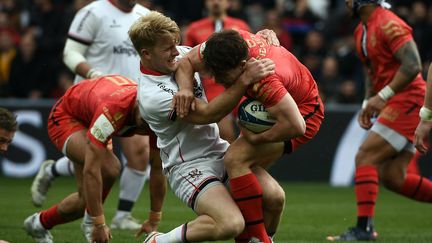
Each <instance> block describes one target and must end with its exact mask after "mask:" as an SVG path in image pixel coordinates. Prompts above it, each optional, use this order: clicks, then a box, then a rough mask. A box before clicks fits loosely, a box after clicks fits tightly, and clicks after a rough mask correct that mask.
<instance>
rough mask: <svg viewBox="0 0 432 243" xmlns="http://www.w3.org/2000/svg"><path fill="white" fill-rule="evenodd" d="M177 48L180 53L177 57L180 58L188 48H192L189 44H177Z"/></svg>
mask: <svg viewBox="0 0 432 243" xmlns="http://www.w3.org/2000/svg"><path fill="white" fill-rule="evenodd" d="M177 50H178V52H179V53H180V54H179V58H181V57H183V56H184V55H186V54H187V53H188V52H189V51H190V50H192V47H190V46H177Z"/></svg>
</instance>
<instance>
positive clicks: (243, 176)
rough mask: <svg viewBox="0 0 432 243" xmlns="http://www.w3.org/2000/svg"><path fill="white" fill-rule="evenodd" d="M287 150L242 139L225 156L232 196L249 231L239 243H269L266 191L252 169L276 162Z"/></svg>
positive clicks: (277, 144)
mask: <svg viewBox="0 0 432 243" xmlns="http://www.w3.org/2000/svg"><path fill="white" fill-rule="evenodd" d="M283 149H284V144H283V143H267V144H260V145H251V144H250V143H249V142H247V141H246V140H245V139H244V138H243V137H240V138H238V139H237V140H236V141H235V142H234V143H232V144H231V146H230V147H229V148H228V150H227V152H226V154H225V158H224V165H225V168H226V170H227V172H228V177H229V178H230V187H231V194H232V196H233V198H234V200H235V201H236V203H237V206H238V207H239V208H240V210H241V212H242V214H243V217H244V219H245V221H246V227H245V231H244V232H243V233H242V234H240V235H239V236H237V237H236V241H238V242H244V241H248V240H249V239H251V238H257V239H259V240H260V241H262V242H269V238H268V235H267V232H266V229H265V225H264V215H263V205H262V199H263V190H262V187H261V185H260V183H259V181H258V180H257V177H256V176H255V175H254V174H253V173H252V171H251V169H250V168H251V167H252V166H254V165H255V166H257V165H260V164H264V165H267V164H269V163H271V162H273V161H275V160H276V159H277V158H279V157H280V156H281V155H282V153H283Z"/></svg>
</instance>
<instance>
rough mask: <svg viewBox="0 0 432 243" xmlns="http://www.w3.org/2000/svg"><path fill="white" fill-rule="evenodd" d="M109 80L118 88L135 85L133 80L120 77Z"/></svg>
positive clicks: (109, 78)
mask: <svg viewBox="0 0 432 243" xmlns="http://www.w3.org/2000/svg"><path fill="white" fill-rule="evenodd" d="M107 79H108V80H109V81H111V82H112V83H113V84H115V85H117V86H126V85H131V84H135V83H134V82H133V81H132V80H130V79H127V78H124V77H120V76H116V77H107Z"/></svg>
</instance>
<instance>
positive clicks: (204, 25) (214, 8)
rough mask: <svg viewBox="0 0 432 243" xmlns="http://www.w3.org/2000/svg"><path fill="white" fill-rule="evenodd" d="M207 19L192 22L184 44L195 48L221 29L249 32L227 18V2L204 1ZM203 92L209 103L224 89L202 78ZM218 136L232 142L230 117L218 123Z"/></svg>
mask: <svg viewBox="0 0 432 243" xmlns="http://www.w3.org/2000/svg"><path fill="white" fill-rule="evenodd" d="M205 6H206V9H207V11H208V15H209V16H208V17H205V18H203V19H200V20H197V21H195V22H192V23H191V24H190V25H189V27H188V28H187V31H186V36H185V37H186V38H185V40H184V44H185V45H186V46H191V47H193V46H196V45H198V44H200V43H202V42H204V41H206V40H207V38H209V37H210V35H211V34H213V33H214V32H219V31H221V30H223V29H237V30H247V31H249V26H248V25H247V23H246V22H244V21H243V20H241V19H237V18H233V17H230V16H228V13H227V11H228V9H229V0H205ZM202 82H203V86H204V91H205V93H206V96H207V99H208V101H209V102H210V101H211V100H212V99H214V98H215V97H216V96H218V95H219V94H220V93H222V92H223V91H224V87H223V86H222V85H220V84H216V83H215V81H214V79H213V78H209V77H202ZM218 126H219V130H220V136H221V137H222V138H223V139H225V140H226V141H228V142H232V141H234V139H235V138H236V132H235V127H234V122H233V121H232V117H231V116H226V117H225V118H224V119H222V120H221V121H219V122H218Z"/></svg>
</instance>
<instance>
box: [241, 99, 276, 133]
mask: <svg viewBox="0 0 432 243" xmlns="http://www.w3.org/2000/svg"><path fill="white" fill-rule="evenodd" d="M238 117H239V120H240V123H241V124H242V125H243V126H244V127H246V128H247V129H248V130H250V131H252V132H254V133H261V132H264V131H265V130H268V129H270V128H271V127H272V126H273V125H274V124H275V120H274V119H273V117H271V115H270V113H268V111H267V110H266V109H265V107H264V105H263V104H262V103H261V102H259V101H258V100H254V99H251V98H249V99H246V100H244V101H243V102H242V103H241V104H240V106H239V108H238Z"/></svg>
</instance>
